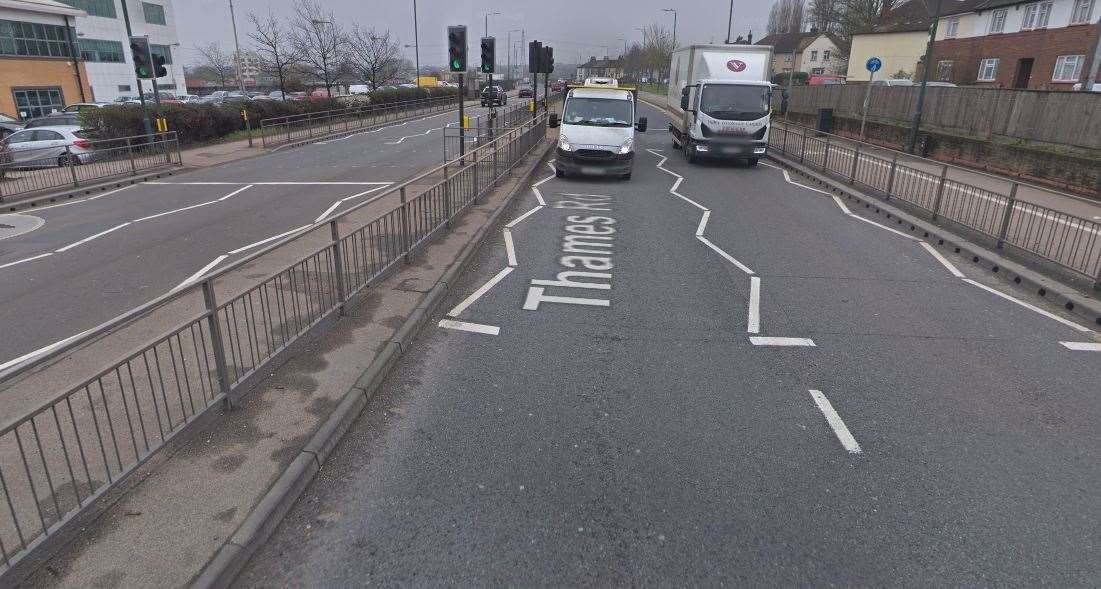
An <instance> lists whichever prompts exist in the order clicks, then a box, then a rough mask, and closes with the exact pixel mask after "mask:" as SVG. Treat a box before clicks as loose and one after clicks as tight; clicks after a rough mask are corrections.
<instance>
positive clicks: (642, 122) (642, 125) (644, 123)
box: [635, 117, 650, 133]
mask: <svg viewBox="0 0 1101 589" xmlns="http://www.w3.org/2000/svg"><path fill="white" fill-rule="evenodd" d="M649 126H650V122H649V121H648V120H646V117H642V118H640V119H639V120H638V123H636V124H635V128H636V129H638V132H639V133H645V132H646V129H647V128H649Z"/></svg>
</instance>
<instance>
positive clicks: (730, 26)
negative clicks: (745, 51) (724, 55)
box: [726, 0, 734, 45]
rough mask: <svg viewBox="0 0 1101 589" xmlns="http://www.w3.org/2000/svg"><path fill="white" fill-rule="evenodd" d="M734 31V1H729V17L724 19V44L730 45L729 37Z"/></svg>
mask: <svg viewBox="0 0 1101 589" xmlns="http://www.w3.org/2000/svg"><path fill="white" fill-rule="evenodd" d="M733 29H734V0H730V15H728V16H727V17H726V44H727V45H730V35H732V34H733Z"/></svg>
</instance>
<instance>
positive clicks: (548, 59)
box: [543, 47, 554, 74]
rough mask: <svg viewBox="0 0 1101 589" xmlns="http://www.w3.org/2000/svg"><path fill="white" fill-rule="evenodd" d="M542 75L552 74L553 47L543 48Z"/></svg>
mask: <svg viewBox="0 0 1101 589" xmlns="http://www.w3.org/2000/svg"><path fill="white" fill-rule="evenodd" d="M543 73H544V74H553V73H554V47H544V48H543Z"/></svg>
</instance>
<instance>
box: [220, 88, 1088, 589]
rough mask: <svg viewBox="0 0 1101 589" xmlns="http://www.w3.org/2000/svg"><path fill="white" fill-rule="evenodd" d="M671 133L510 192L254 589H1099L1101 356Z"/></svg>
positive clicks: (997, 297) (765, 170)
mask: <svg viewBox="0 0 1101 589" xmlns="http://www.w3.org/2000/svg"><path fill="white" fill-rule="evenodd" d="M646 110H647V111H648V112H647V113H646V114H648V115H649V116H650V120H651V123H652V125H651V128H653V129H660V128H661V127H662V126H663V125H662V124H661V120H662V119H661V116H660V115H659V114H657V113H656V112H654V111H652V110H650V109H646ZM668 140H669V138H668V135H667V134H666V133H662V132H652V133H648V134H646V135H645V136H644V137H643V138H642V139H641V141H640V143H641V146H642V149H641V150H640V153H639V156H638V159H637V161H636V168H635V172H634V179H633V180H631V181H629V182H621V181H601V180H592V179H573V178H568V179H555V178H553V176H552V175H551V174H550V170H549V169H548V170H547V172H548V173H547V177H546V178H545V179H544V180H545V181H544V182H543V183H542V184H540V185H539V186H538V187H537V188H536V189H534V190H532V191H530V192H528V193H527V194H526V195H525V196H524V197H523V198H522V199H518V201H517V202H516V203H515V205H514V206H513V207H512V209H511V210H510V211H509V212H508V215H507V216H506V218H507V219H510V221H508V224H507V225H506V226H505V227H503V229H507V230H508V231H507V233H506V232H504V231H500V232H497V233H496V234H495V235H496V237H495V238H494V239H492V240H490V241H488V242H487V243H486V245H485V247H483V248H482V250H481V251H480V253H479V255H478V258H477V260H476V261H475V263H474V264H472V266H471V269H470V270H469V271H468V272H467V273H466V274H465V275H464V279H463V281H462V282H460V284H459V285H458V287H459V288H458V289H457V290H456V294H455V295H454V296H453V298H452V299H451V300H450V301H448V302H447V303H446V304H445V305H444V308H445V309H446V310H447V311H446V314H444V315H441V316H438V317H435V318H434V320H433V323H432V324H431V325H432V326H431V327H429V328H427V329H426V332H425V333H423V334H422V336H421V337H420V338H419V339H418V340H417V343H416V344H415V347H414V350H413V352H412V353H411V354H410V355H409V356H406V357H404V358H403V360H402V361H401V363H400V364H399V367H398V369H397V370H396V372H395V374H393V375H392V376H391V378H390V379H389V380H388V382H387V384H386V385H385V386H384V387H383V390H382V392H381V393H380V396H379V397H378V398H377V399H376V400H375V401H374V402H373V403H372V406H371V407H370V408H369V409H368V410H367V411H366V412H365V414H364V415H363V416H362V417H361V418H360V420H359V421H357V422H356V423H355V424H354V425H353V426H352V428H351V430H350V431H349V433H348V435H347V436H346V437H345V439H344V440H343V442H342V443H341V444H340V446H339V447H338V448H337V449H336V450H335V452H334V454H333V455H332V456H331V457H330V459H329V462H327V463H326V465H325V467H324V468H323V469H322V471H321V475H320V476H319V478H318V479H317V480H316V481H315V482H314V483H313V484H312V485H311V486H310V487H309V488H308V489H307V490H306V492H305V494H304V495H303V498H302V499H301V500H300V501H299V502H298V503H297V504H296V506H295V507H294V509H293V510H292V511H291V513H290V514H289V516H288V517H287V518H286V519H285V520H284V522H283V523H282V524H281V525H280V527H279V528H278V530H277V531H276V533H275V535H274V536H273V538H272V540H271V541H270V542H269V544H268V545H267V546H265V547H264V548H263V549H262V550H261V551H260V552H259V553H258V554H257V556H256V557H255V558H254V560H253V561H252V562H251V563H250V565H249V566H248V568H247V569H246V570H245V572H244V573H243V575H242V576H241V577H240V579H239V584H240V585H242V586H249V587H252V586H255V587H269V586H287V585H305V586H327V587H328V586H353V585H354V586H361V585H384V586H389V585H427V586H436V585H445V584H446V585H461V586H462V585H479V586H480V585H506V586H511V585H518V586H529V585H601V586H602V585H704V584H706V585H718V584H729V585H735V586H793V585H799V586H807V585H815V586H819V585H843V586H853V585H857V586H882V585H894V586H898V585H902V586H929V585H934V586H943V585H951V586H975V585H1014V586H1034V585H1051V586H1060V587H1069V586H1095V585H1096V583H1097V579H1098V578H1101V558H1099V557H1101V553H1099V550H1101V548H1099V547H1101V526H1099V525H1098V522H1099V521H1101V507H1099V505H1101V491H1099V489H1101V466H1099V465H1101V433H1099V432H1101V405H1099V404H1098V402H1097V392H1098V384H1097V383H1098V382H1099V376H1101V353H1099V351H1101V345H1099V344H1098V342H1099V341H1101V340H1099V339H1098V338H1097V335H1096V334H1095V333H1094V332H1093V331H1091V330H1090V328H1089V327H1088V326H1083V325H1079V324H1078V323H1076V322H1075V321H1074V320H1073V319H1068V318H1067V317H1065V316H1063V315H1060V314H1059V313H1058V312H1057V310H1054V309H1051V308H1049V307H1046V306H1044V305H1043V303H1041V302H1039V301H1035V300H1031V299H1028V300H1026V299H1021V298H1015V299H1014V300H1010V299H1007V298H1005V296H1002V295H1006V296H1012V297H1019V296H1020V295H1016V294H1013V293H1012V291H1010V290H1009V289H1008V288H1007V287H1005V286H1004V285H1001V284H999V283H997V282H989V281H988V280H989V279H988V278H985V277H983V276H980V275H979V274H980V273H979V272H978V271H977V270H975V269H973V267H971V266H969V265H966V264H964V263H963V261H961V260H958V259H956V258H955V257H954V256H952V255H950V254H947V253H945V252H941V251H939V250H935V249H933V250H932V251H930V249H929V244H923V243H921V242H919V241H918V240H915V239H913V238H910V237H905V236H902V235H899V234H896V233H893V232H891V231H890V230H889V229H885V228H884V227H882V226H876V225H874V224H872V223H869V222H867V221H869V220H868V219H862V218H861V217H857V216H853V215H849V214H846V212H845V210H844V209H843V207H841V206H839V205H838V203H837V202H836V201H835V200H833V199H832V198H830V197H829V196H827V195H825V194H823V193H819V192H816V191H814V190H813V189H808V188H805V187H801V186H799V185H796V184H793V183H791V182H789V181H787V180H786V179H785V176H784V175H783V174H782V173H781V171H779V170H777V169H772V168H769V167H766V166H765V165H762V166H760V167H758V168H756V169H750V168H746V167H744V166H729V165H704V166H690V165H688V164H687V163H686V162H685V161H684V159H683V158H682V157H681V156H680V155H679V154H678V153H675V152H674V151H673V150H672V149H670V146H669V144H668ZM651 150H653V151H651ZM544 203H545V204H546V206H543V204H544ZM872 221H874V219H872ZM934 252H935V254H934ZM570 272H575V274H570ZM960 275H963V276H960ZM967 280H973V282H968V281H967ZM988 289H993V290H988ZM999 293H1001V294H999ZM1094 329H1096V327H1094ZM1062 342H1067V343H1069V344H1074V346H1073V347H1078V348H1082V349H1081V350H1072V349H1071V348H1070V347H1068V345H1065V344H1064V343H1062Z"/></svg>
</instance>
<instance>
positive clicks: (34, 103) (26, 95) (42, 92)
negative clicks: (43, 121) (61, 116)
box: [12, 88, 65, 120]
mask: <svg viewBox="0 0 1101 589" xmlns="http://www.w3.org/2000/svg"><path fill="white" fill-rule="evenodd" d="M12 95H13V96H14V97H15V110H17V111H19V118H21V119H23V120H26V119H33V118H35V117H44V116H46V115H48V114H50V113H52V112H55V111H59V110H61V109H63V108H65V101H64V100H62V96H61V88H36V89H33V90H15V91H13V92H12Z"/></svg>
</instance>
